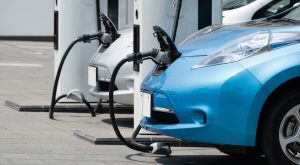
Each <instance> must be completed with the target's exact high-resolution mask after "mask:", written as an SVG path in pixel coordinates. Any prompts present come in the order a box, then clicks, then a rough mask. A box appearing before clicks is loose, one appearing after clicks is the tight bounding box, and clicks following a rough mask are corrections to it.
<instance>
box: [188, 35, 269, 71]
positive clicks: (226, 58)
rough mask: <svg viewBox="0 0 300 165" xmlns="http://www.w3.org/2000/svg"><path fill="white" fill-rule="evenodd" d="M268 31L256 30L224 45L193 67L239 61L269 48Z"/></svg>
mask: <svg viewBox="0 0 300 165" xmlns="http://www.w3.org/2000/svg"><path fill="white" fill-rule="evenodd" d="M269 43H270V32H258V33H254V34H251V35H248V36H246V37H243V38H241V39H238V40H235V41H233V42H231V43H229V44H227V45H225V46H224V47H223V48H222V49H221V50H218V51H216V52H215V53H213V54H211V55H208V56H207V57H206V58H205V59H204V60H203V61H201V62H200V63H198V64H197V65H195V66H194V67H193V69H194V68H199V67H205V66H210V65H219V64H224V63H230V62H235V61H239V60H241V59H244V58H246V57H249V56H254V55H257V54H260V53H263V52H266V51H268V50H269Z"/></svg>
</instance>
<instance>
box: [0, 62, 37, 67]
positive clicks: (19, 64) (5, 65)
mask: <svg viewBox="0 0 300 165" xmlns="http://www.w3.org/2000/svg"><path fill="white" fill-rule="evenodd" d="M1 66H3V67H43V65H40V64H29V63H0V67H1Z"/></svg>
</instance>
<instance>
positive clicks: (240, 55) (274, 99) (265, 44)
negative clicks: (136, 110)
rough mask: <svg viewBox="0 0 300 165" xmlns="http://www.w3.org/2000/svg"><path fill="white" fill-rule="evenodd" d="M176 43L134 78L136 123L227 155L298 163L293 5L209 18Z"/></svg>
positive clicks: (298, 51) (299, 98)
mask: <svg viewBox="0 0 300 165" xmlns="http://www.w3.org/2000/svg"><path fill="white" fill-rule="evenodd" d="M178 50H179V52H180V53H181V56H180V57H178V58H177V59H176V60H175V61H174V62H173V63H172V64H170V65H169V66H168V67H163V68H161V67H159V66H157V67H155V68H154V69H153V71H152V72H151V73H150V74H149V75H148V76H147V77H146V79H145V80H144V82H143V83H142V85H141V91H142V92H143V93H145V94H148V95H149V94H150V96H151V108H149V109H150V110H151V113H150V115H147V117H144V118H143V119H142V121H141V123H140V124H141V126H142V128H144V129H146V130H149V131H152V132H155V133H159V134H164V135H168V136H171V137H175V138H178V139H182V140H185V141H191V142H199V143H208V144H214V145H216V146H217V148H219V149H220V150H221V151H223V152H225V153H227V154H231V155H238V154H243V155H250V154H251V155H257V156H260V155H266V157H267V158H268V160H269V161H270V162H271V163H272V164H280V165H289V164H300V156H299V154H300V8H299V7H298V8H296V9H294V10H293V11H291V12H290V13H289V14H287V15H286V16H285V17H283V18H282V19H264V20H256V21H250V22H247V23H242V24H237V25H231V26H222V25H213V26H210V27H208V28H205V29H203V30H200V31H198V32H196V33H195V34H193V35H192V36H190V37H189V38H188V39H186V40H185V41H184V42H183V43H181V44H180V45H179V46H178ZM149 105H150V104H149ZM237 151H238V152H237Z"/></svg>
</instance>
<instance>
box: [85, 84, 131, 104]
mask: <svg viewBox="0 0 300 165" xmlns="http://www.w3.org/2000/svg"><path fill="white" fill-rule="evenodd" d="M89 92H90V94H91V95H92V96H94V97H97V98H99V99H102V100H109V93H108V92H101V90H99V89H97V87H92V88H91V89H90V91H89ZM114 100H115V101H116V102H118V103H121V104H125V105H131V104H132V102H133V90H117V91H114Z"/></svg>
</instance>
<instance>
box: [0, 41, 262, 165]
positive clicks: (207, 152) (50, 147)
mask: <svg viewBox="0 0 300 165" xmlns="http://www.w3.org/2000/svg"><path fill="white" fill-rule="evenodd" d="M52 48H53V45H52V43H47V42H16V41H0V78H1V81H0V164H1V165H5V164H28V165H33V164H38V165H42V164H55V165H57V164H64V165H65V164H97V165H102V164H109V165H113V164H146V165H148V164H149V165H150V164H172V165H174V164H200V165H227V164H228V165H235V164H236V165H240V164H243V165H253V164H255V165H264V164H266V160H265V159H264V158H259V159H250V158H244V159H242V158H233V157H229V156H227V155H224V154H222V153H220V152H219V151H218V150H216V149H214V148H196V147H189V148H179V147H174V148H173V153H172V157H164V156H157V155H152V154H144V153H140V152H137V151H133V150H131V149H128V148H126V147H125V146H122V145H113V146H109V145H93V144H91V143H88V142H86V141H83V140H81V139H79V138H77V137H76V136H74V135H73V130H74V129H81V130H88V131H92V132H94V133H95V134H103V135H105V136H108V137H115V135H114V133H113V131H112V129H111V126H110V125H109V117H108V115H107V114H100V115H97V117H95V118H92V117H90V115H89V114H88V113H80V114H75V113H56V116H55V118H56V120H50V119H49V118H48V113H43V112H18V111H15V110H12V109H10V108H8V107H5V106H4V101H5V100H13V101H17V102H22V103H33V102H35V103H41V104H45V103H48V102H49V101H50V95H51V88H52V83H53V50H52ZM118 116H121V118H122V120H123V121H125V122H127V123H132V119H131V115H128V114H127V115H126V114H122V115H118ZM129 125H130V124H129ZM122 130H123V132H126V133H127V134H130V133H129V132H130V131H131V130H132V129H131V128H130V127H128V125H124V126H123V127H122Z"/></svg>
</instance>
